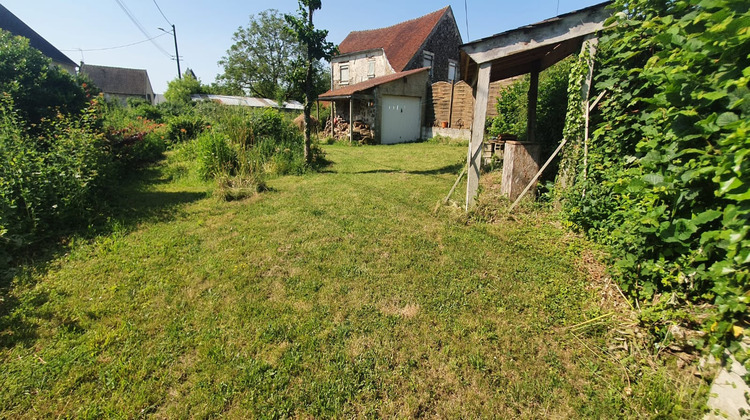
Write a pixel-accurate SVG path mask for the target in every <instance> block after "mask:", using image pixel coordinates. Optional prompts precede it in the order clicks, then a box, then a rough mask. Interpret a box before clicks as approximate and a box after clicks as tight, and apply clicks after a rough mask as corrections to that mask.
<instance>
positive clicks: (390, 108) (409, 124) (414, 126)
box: [380, 95, 422, 144]
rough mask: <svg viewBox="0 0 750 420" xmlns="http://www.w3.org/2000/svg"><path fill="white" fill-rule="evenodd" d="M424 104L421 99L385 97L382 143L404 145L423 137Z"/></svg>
mask: <svg viewBox="0 0 750 420" xmlns="http://www.w3.org/2000/svg"><path fill="white" fill-rule="evenodd" d="M421 115H422V104H421V103H420V100H419V98H413V97H410V96H390V95H383V120H382V125H381V133H382V134H381V136H380V142H381V143H382V144H393V143H404V142H407V141H414V140H419V138H420V137H421V134H422V133H421V128H420V127H421V125H422V121H420V120H421Z"/></svg>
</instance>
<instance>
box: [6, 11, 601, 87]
mask: <svg viewBox="0 0 750 420" xmlns="http://www.w3.org/2000/svg"><path fill="white" fill-rule="evenodd" d="M600 2H601V0H527V1H518V0H460V1H452V0H420V1H410V0H375V1H369V2H352V1H345V0H323V8H322V9H321V10H319V11H316V12H315V15H314V24H315V26H316V28H319V29H327V30H328V31H329V33H328V41H330V42H333V43H335V44H339V43H340V42H341V41H342V40H343V39H344V38H345V37H346V35H347V34H348V33H349V32H351V31H356V30H364V29H376V28H382V27H386V26H390V25H394V24H396V23H399V22H403V21H405V20H409V19H413V18H417V17H420V16H423V15H426V14H428V13H431V12H434V11H436V10H440V9H442V8H443V7H445V6H451V8H452V9H453V14H454V16H455V18H456V23H457V24H458V27H459V30H460V31H461V37H462V39H463V41H464V42H468V41H473V40H477V39H480V38H485V37H488V36H491V35H494V34H496V33H500V32H504V31H507V30H510V29H514V28H517V27H520V26H523V25H527V24H530V23H535V22H539V21H541V20H544V19H547V18H550V17H553V16H556V15H558V14H563V13H567V12H570V11H573V10H578V9H581V8H584V7H587V6H591V5H594V4H597V3H600ZM0 4H2V5H3V6H5V7H6V8H7V9H8V10H10V11H11V12H12V13H13V14H14V15H16V16H17V17H18V18H19V19H21V20H22V21H24V22H25V23H26V24H27V25H29V26H30V27H31V28H32V29H33V30H34V31H36V32H37V33H38V34H39V35H41V36H42V37H44V38H45V39H46V40H47V41H49V42H50V43H51V44H52V45H54V46H55V47H57V48H58V49H59V50H61V51H63V52H64V53H65V54H66V55H67V56H68V57H70V59H71V60H73V61H74V62H76V63H80V62H81V61H83V62H85V63H87V64H96V65H103V66H115V67H129V68H137V69H146V70H147V71H148V74H149V78H150V79H151V84H152V86H153V88H154V92H156V93H163V92H164V91H165V90H166V88H167V83H168V82H169V81H170V80H173V79H175V78H176V77H177V63H176V62H175V61H174V60H173V59H172V57H173V56H174V38H173V37H172V34H171V33H170V34H165V33H164V32H162V31H160V30H159V29H158V28H163V29H165V30H168V31H170V30H171V24H174V25H175V28H176V29H177V30H176V32H177V43H178V49H179V53H180V66H181V68H182V71H183V72H185V70H186V69H187V68H190V69H192V70H193V72H195V75H196V76H197V77H198V79H200V81H201V82H203V83H204V84H210V83H212V82H214V81H215V79H216V76H217V75H218V74H220V73H221V72H222V68H221V66H219V64H218V61H219V60H221V58H222V57H223V56H225V55H226V51H227V50H228V49H229V48H230V47H231V45H232V43H233V41H232V36H233V34H234V32H235V31H236V30H237V29H238V28H239V27H240V26H247V24H248V22H249V21H250V16H251V15H256V14H258V13H259V12H261V11H263V10H267V9H277V10H278V11H279V12H281V13H295V12H296V11H297V7H298V6H297V1H296V0H244V1H243V0H213V1H205V0H192V1H191V0H187V1H186V0H75V1H72V0H67V1H64V0H0ZM121 4H122V5H124V7H125V8H126V9H127V10H128V11H129V12H130V14H131V15H132V16H134V18H135V19H136V20H137V21H138V23H140V26H141V28H143V30H144V32H145V33H146V34H147V35H148V36H146V35H144V33H143V32H142V31H141V30H140V29H139V28H138V26H136V24H135V23H133V21H132V20H131V19H130V18H129V17H128V15H127V14H126V12H125V11H123V8H122V7H121ZM157 5H158V8H157ZM159 9H161V12H160V11H159ZM467 11H468V13H467ZM162 13H163V16H162ZM170 23H171V24H170ZM467 23H468V28H467ZM149 37H157V38H156V39H154V40H153V42H150V41H145V40H147V39H148V38H149ZM141 41H145V42H141ZM134 43H138V44H136V45H130V46H127V47H122V48H113V47H121V46H124V45H129V44H134ZM154 44H156V45H154Z"/></svg>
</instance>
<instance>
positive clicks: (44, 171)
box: [0, 95, 111, 264]
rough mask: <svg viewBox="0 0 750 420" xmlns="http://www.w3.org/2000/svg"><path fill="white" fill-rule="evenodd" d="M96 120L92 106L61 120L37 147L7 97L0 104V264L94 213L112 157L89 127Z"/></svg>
mask: <svg viewBox="0 0 750 420" xmlns="http://www.w3.org/2000/svg"><path fill="white" fill-rule="evenodd" d="M98 118H99V116H98V110H97V109H96V107H94V106H92V107H90V108H88V109H86V110H84V111H83V112H82V113H81V114H79V115H76V116H74V117H68V116H63V115H60V116H59V117H57V118H56V119H55V120H52V121H49V123H48V124H47V125H46V130H47V131H46V132H45V138H46V139H47V141H44V142H41V141H36V139H35V138H33V137H31V136H30V135H29V134H27V133H26V132H25V131H24V122H23V120H22V119H21V118H20V117H19V116H18V115H17V113H16V111H15V110H14V108H13V102H12V99H11V98H10V96H7V95H6V96H4V97H3V98H2V99H1V100H0V259H3V261H0V264H3V263H7V262H8V257H9V256H10V255H12V254H13V252H14V251H16V250H17V249H19V248H23V247H26V246H28V245H31V244H34V243H36V242H38V241H40V240H42V239H46V238H49V237H50V235H51V234H52V233H53V232H59V231H61V230H64V229H70V228H73V227H76V226H81V225H82V224H85V223H86V221H87V220H88V217H90V216H92V215H93V214H94V209H95V208H96V207H97V204H98V203H99V199H98V194H99V193H101V192H102V191H103V187H104V186H105V185H106V180H107V179H109V177H108V175H110V174H111V170H110V162H111V156H110V155H109V154H108V153H107V149H106V144H105V141H104V139H103V136H102V135H101V134H99V133H98V132H97V131H96V130H95V129H94V128H93V127H95V126H96V124H97V121H96V120H97V119H98Z"/></svg>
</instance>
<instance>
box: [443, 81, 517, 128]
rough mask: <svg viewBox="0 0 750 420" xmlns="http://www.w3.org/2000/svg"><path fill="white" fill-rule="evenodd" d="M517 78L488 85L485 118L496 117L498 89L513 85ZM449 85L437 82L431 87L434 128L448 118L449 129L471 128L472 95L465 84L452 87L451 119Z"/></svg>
mask: <svg viewBox="0 0 750 420" xmlns="http://www.w3.org/2000/svg"><path fill="white" fill-rule="evenodd" d="M516 79H517V78H511V79H505V80H498V81H496V82H492V83H490V92H489V99H488V100H487V118H492V117H495V116H497V109H496V107H495V103H496V102H497V98H498V96H499V94H500V89H501V88H503V87H504V86H508V85H510V84H511V83H513V82H514V81H515V80H516ZM451 87H452V85H451V83H450V82H437V83H434V84H433V85H432V107H433V110H434V113H435V119H434V121H433V125H434V126H440V125H441V123H442V122H443V121H448V119H449V118H450V127H451V128H467V129H468V128H471V124H472V122H473V119H474V95H473V92H472V89H471V86H469V85H468V84H467V83H466V82H464V81H460V82H458V83H456V85H455V86H454V87H453V114H452V117H451V109H450V106H451Z"/></svg>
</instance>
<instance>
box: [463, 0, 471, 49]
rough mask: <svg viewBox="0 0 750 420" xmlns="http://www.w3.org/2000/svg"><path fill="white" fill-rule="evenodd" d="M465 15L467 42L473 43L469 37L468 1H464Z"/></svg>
mask: <svg viewBox="0 0 750 420" xmlns="http://www.w3.org/2000/svg"><path fill="white" fill-rule="evenodd" d="M464 15H465V16H466V42H469V41H471V37H470V36H469V4H468V0H464Z"/></svg>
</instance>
